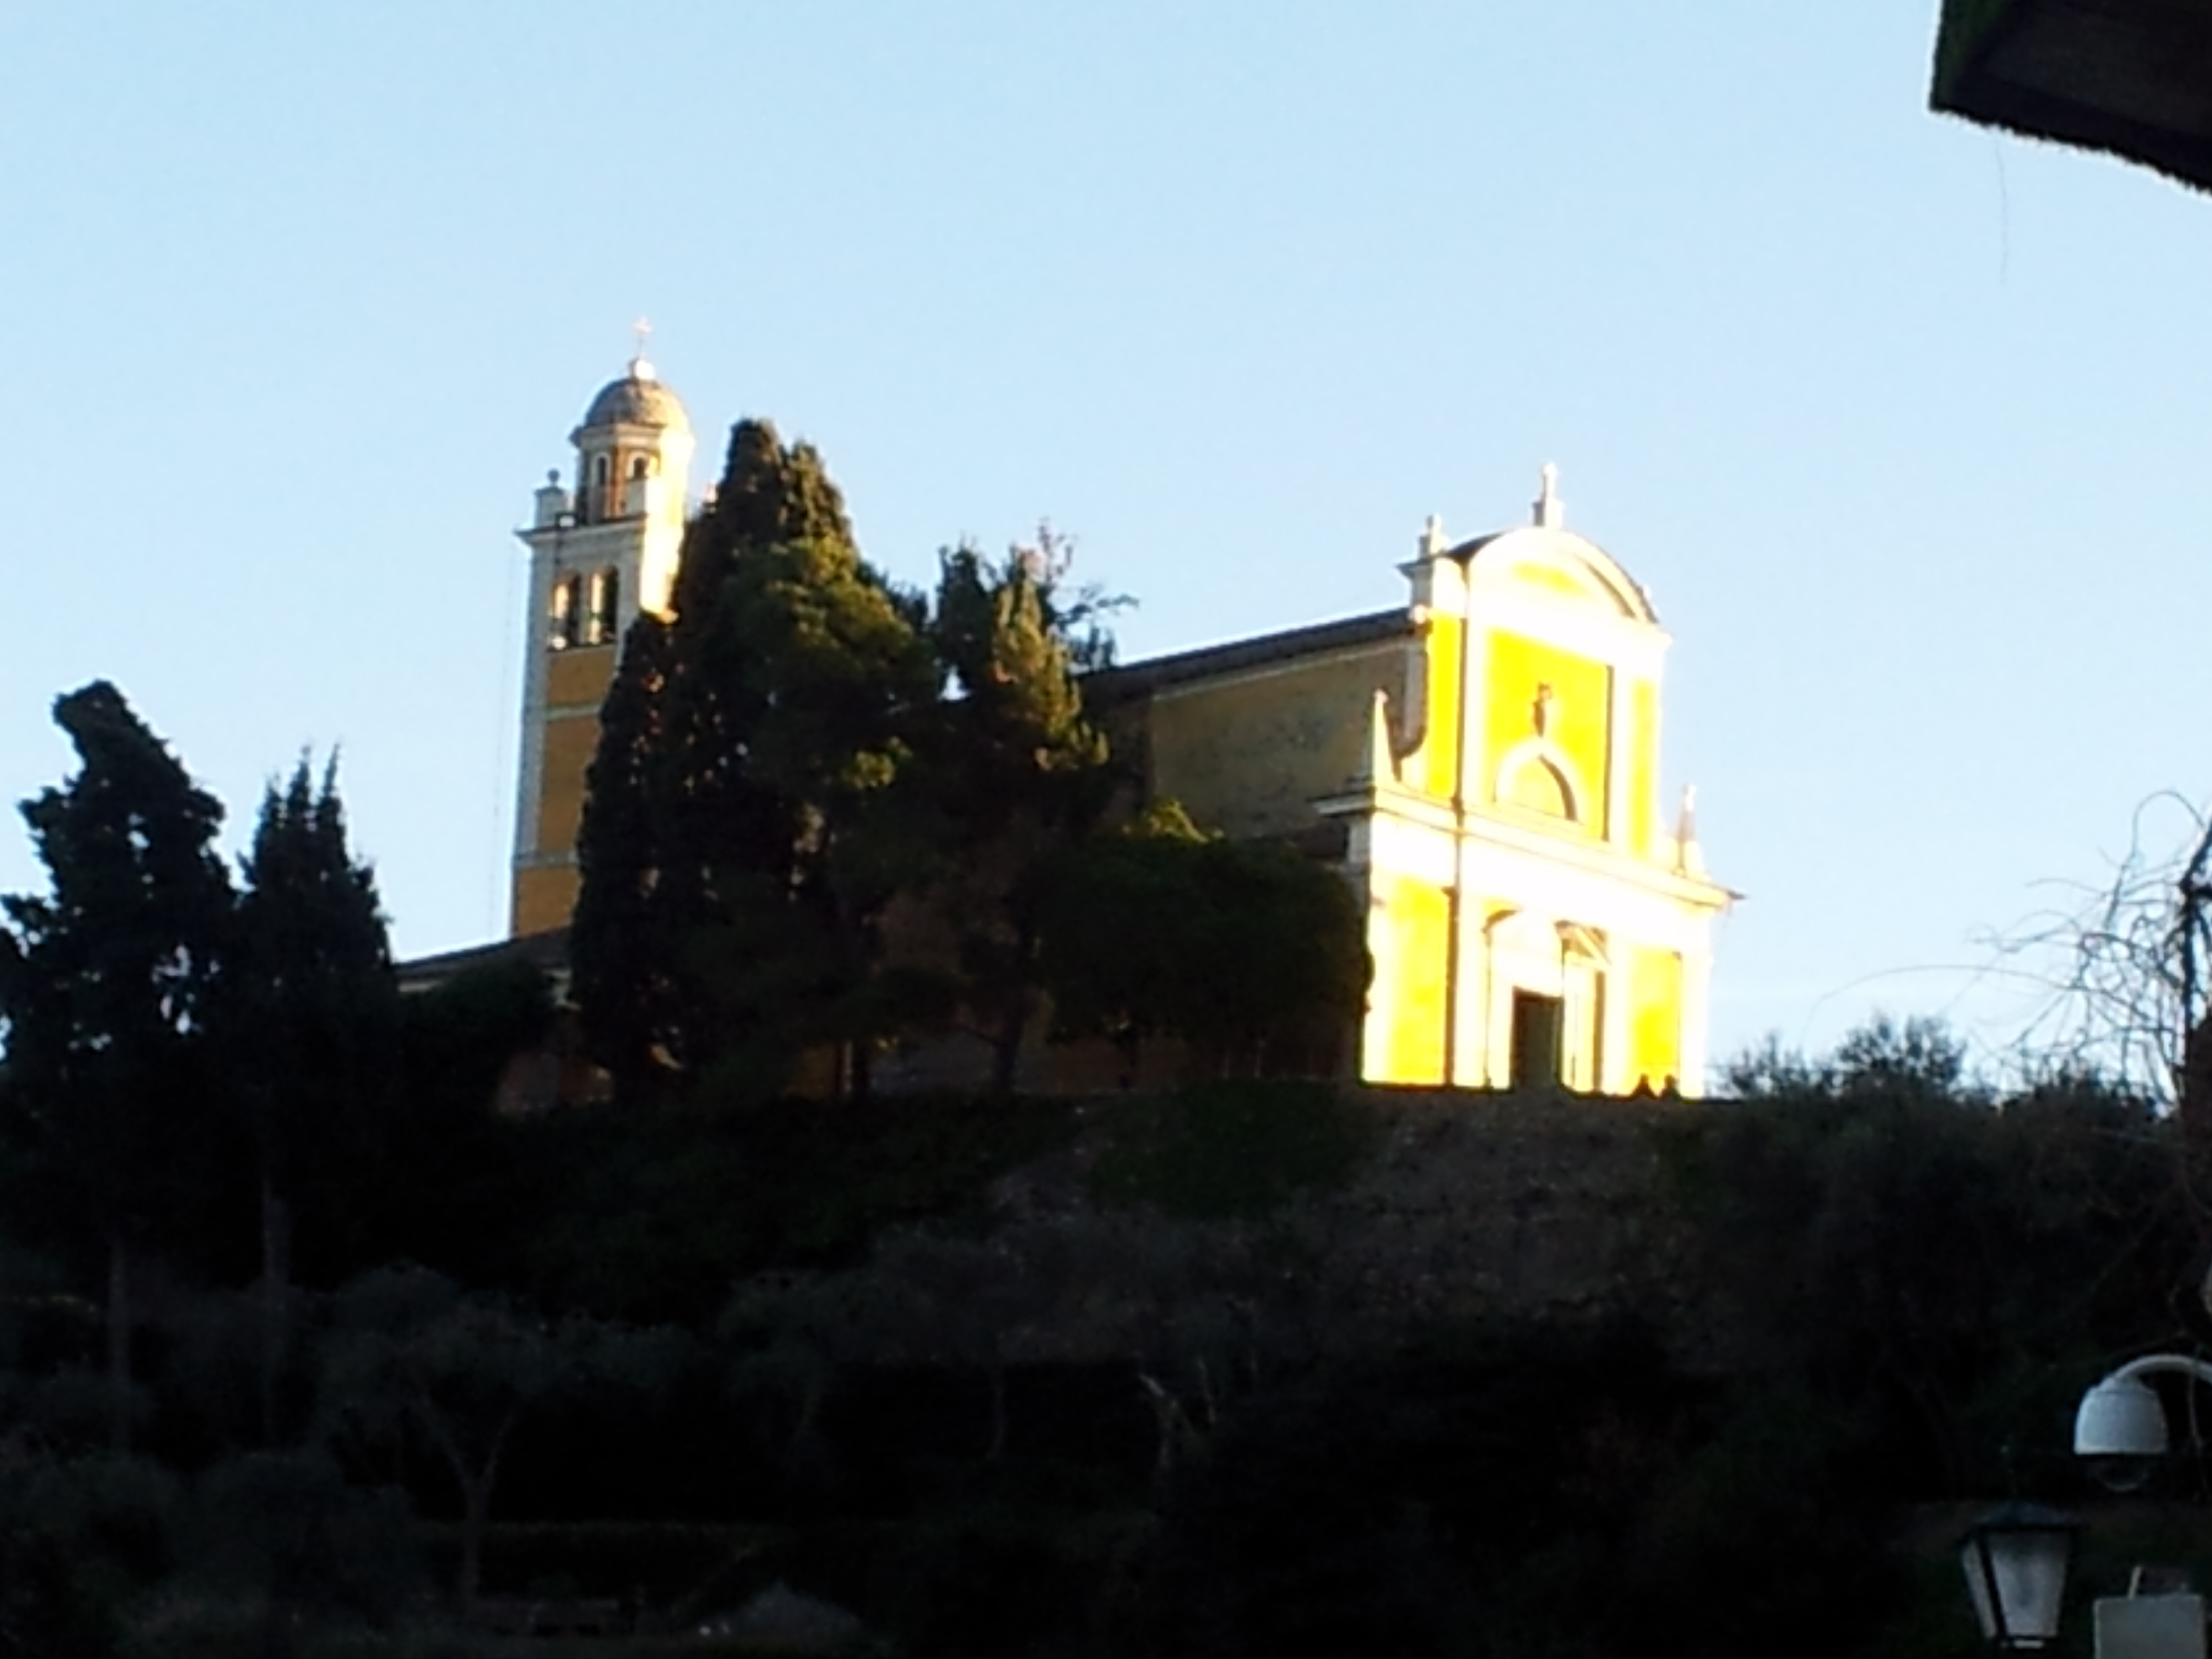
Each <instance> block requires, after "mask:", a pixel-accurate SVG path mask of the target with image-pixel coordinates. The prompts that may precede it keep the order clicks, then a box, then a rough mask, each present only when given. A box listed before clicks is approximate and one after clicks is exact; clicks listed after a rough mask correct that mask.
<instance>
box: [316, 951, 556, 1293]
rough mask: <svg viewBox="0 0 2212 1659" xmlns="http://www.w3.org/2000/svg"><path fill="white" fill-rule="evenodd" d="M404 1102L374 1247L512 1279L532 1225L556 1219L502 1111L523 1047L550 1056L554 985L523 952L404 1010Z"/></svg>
mask: <svg viewBox="0 0 2212 1659" xmlns="http://www.w3.org/2000/svg"><path fill="white" fill-rule="evenodd" d="M400 1016H401V1018H400V1037H401V1044H400V1047H401V1054H402V1079H401V1085H400V1089H399V1099H398V1108H397V1109H396V1110H395V1112H394V1114H393V1116H392V1125H391V1130H390V1133H389V1135H388V1137H387V1139H386V1160H385V1163H384V1164H383V1167H382V1169H381V1170H380V1172H379V1178H378V1180H377V1182H376V1186H375V1205H374V1231H373V1234H372V1237H373V1238H374V1242H375V1253H374V1255H372V1256H370V1257H368V1258H367V1259H365V1260H362V1261H356V1263H354V1264H352V1265H354V1266H356V1267H363V1268H366V1267H370V1266H373V1265H374V1263H375V1262H377V1261H393V1260H398V1261H416V1262H420V1263H422V1264H423V1265H424V1266H426V1267H435V1268H438V1269H440V1270H441V1271H444V1272H447V1273H453V1274H456V1275H458V1276H459V1277H460V1278H462V1279H466V1280H467V1281H468V1282H470V1283H471V1284H487V1283H505V1282H510V1281H511V1279H512V1276H513V1264H514V1260H515V1258H516V1257H517V1256H518V1255H520V1254H521V1253H522V1252H523V1251H524V1250H525V1249H526V1240H525V1237H524V1235H526V1233H527V1232H528V1231H529V1230H530V1229H531V1228H532V1226H548V1227H558V1226H559V1225H561V1218H559V1217H558V1215H557V1214H556V1215H548V1214H547V1213H546V1212H545V1211H544V1195H543V1194H539V1193H537V1192H534V1191H532V1190H530V1182H531V1177H532V1170H531V1169H530V1167H529V1165H528V1162H527V1160H526V1158H522V1157H521V1156H520V1155H519V1152H518V1145H517V1143H518V1140H519V1139H522V1138H523V1137H521V1135H520V1126H518V1125H517V1124H515V1123H513V1122H511V1121H506V1120H503V1119H501V1117H500V1115H498V1113H497V1110H496V1108H495V1102H496V1098H497V1096H498V1093H499V1088H500V1084H501V1079H502V1078H504V1077H505V1076H506V1074H507V1071H508V1068H509V1066H511V1065H512V1064H513V1062H514V1061H515V1060H516V1058H517V1057H518V1056H520V1055H524V1054H533V1053H542V1052H543V1051H544V1047H545V1044H546V1042H547V1040H548V1038H549V1036H550V1033H551V1031H552V1029H553V1020H554V1014H553V996H552V989H551V987H550V986H549V985H548V984H547V983H546V981H545V975H544V974H543V973H541V972H539V971H538V969H536V968H534V967H532V965H531V964H530V963H527V962H523V961H520V960H508V961H504V962H495V963H489V964H488V965H486V966H483V967H481V968H476V969H471V970H470V971H468V972H466V973H464V974H460V975H456V976H455V977H454V978H453V979H451V980H449V981H447V982H446V983H445V984H443V985H441V986H439V987H437V988H435V990H429V991H424V992H422V993H421V994H417V995H414V996H410V997H408V998H407V999H406V1000H405V1001H404V1004H403V1005H402V1007H401V1010H400Z"/></svg>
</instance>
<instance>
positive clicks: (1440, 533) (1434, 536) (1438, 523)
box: [1420, 513, 1444, 559]
mask: <svg viewBox="0 0 2212 1659" xmlns="http://www.w3.org/2000/svg"><path fill="white" fill-rule="evenodd" d="M1420 547H1421V556H1422V557H1423V558H1425V559H1441V558H1442V557H1443V556H1444V521H1443V519H1441V518H1439V517H1438V516H1437V514H1436V513H1430V514H1429V519H1428V522H1427V523H1426V524H1424V525H1423V526H1421V542H1420Z"/></svg>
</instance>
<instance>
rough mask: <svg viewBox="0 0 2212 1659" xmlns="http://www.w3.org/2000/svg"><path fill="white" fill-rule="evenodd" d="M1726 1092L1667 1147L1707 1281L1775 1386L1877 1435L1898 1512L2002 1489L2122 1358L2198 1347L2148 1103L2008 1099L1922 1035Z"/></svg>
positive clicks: (2031, 1093) (2112, 1095)
mask: <svg viewBox="0 0 2212 1659" xmlns="http://www.w3.org/2000/svg"><path fill="white" fill-rule="evenodd" d="M1729 1081H1730V1083H1731V1085H1733V1087H1734V1089H1735V1091H1736V1092H1737V1093H1738V1094H1739V1095H1740V1096H1741V1098H1740V1099H1739V1100H1737V1101H1735V1102H1730V1103H1719V1104H1717V1106H1716V1107H1715V1108H1714V1109H1713V1111H1712V1112H1711V1114H1710V1115H1705V1116H1701V1117H1699V1118H1698V1119H1696V1120H1694V1121H1685V1122H1683V1123H1682V1124H1680V1125H1679V1126H1677V1127H1676V1129H1675V1131H1674V1144H1673V1158H1674V1169H1675V1170H1676V1174H1677V1176H1678V1178H1679V1179H1680V1181H1681V1182H1682V1183H1683V1184H1684V1188H1685V1191H1686V1197H1687V1200H1688V1205H1687V1207H1688V1209H1689V1212H1690V1213H1692V1214H1693V1215H1694V1216H1696V1217H1697V1218H1698V1220H1699V1225H1700V1226H1701V1227H1702V1229H1703V1230H1704V1231H1705V1239H1706V1259H1707V1263H1708V1266H1707V1269H1706V1271H1707V1273H1708V1282H1709V1283H1710V1284H1711V1285H1712V1287H1713V1289H1714V1291H1715V1292H1716V1294H1717V1296H1719V1297H1723V1298H1726V1299H1727V1300H1728V1301H1729V1302H1731V1303H1733V1304H1734V1305H1735V1306H1736V1307H1737V1308H1738V1309H1739V1310H1741V1316H1743V1317H1744V1318H1745V1319H1747V1322H1748V1329H1749V1330H1750V1331H1752V1332H1753V1333H1755V1334H1757V1337H1758V1339H1759V1341H1758V1351H1759V1361H1760V1364H1762V1365H1763V1366H1764V1367H1765V1370H1766V1371H1767V1373H1768V1374H1769V1375H1772V1376H1788V1377H1792V1378H1796V1379H1798V1380H1799V1381H1800V1382H1801V1383H1802V1386H1804V1387H1806V1388H1808V1389H1811V1390H1812V1391H1813V1392H1814V1396H1815V1397H1816V1398H1818V1399H1820V1400H1821V1401H1825V1402H1826V1405H1827V1407H1828V1408H1829V1409H1831V1410H1832V1411H1835V1412H1837V1413H1841V1414H1844V1415H1848V1416H1855V1417H1860V1418H1863V1419H1867V1420H1869V1422H1871V1423H1872V1424H1874V1425H1875V1426H1876V1429H1877V1431H1878V1436H1877V1438H1878V1443H1879V1444H1880V1445H1881V1447H1883V1448H1884V1449H1885V1450H1884V1454H1883V1455H1886V1456H1887V1457H1888V1458H1889V1459H1891V1460H1892V1462H1891V1467H1890V1474H1891V1477H1892V1478H1893V1480H1894V1481H1895V1482H1896V1483H1897V1485H1898V1487H1899V1490H1903V1491H1915V1490H1917V1491H1923V1492H1929V1493H1930V1494H1932V1495H1952V1494H1967V1493H1972V1492H1986V1491H1991V1490H1997V1489H2000V1488H2002V1486H2004V1485H2005V1483H2006V1480H2007V1479H2008V1477H2007V1475H2006V1474H2005V1472H2004V1469H2003V1468H2002V1459H2003V1455H2004V1452H2005V1449H2006V1448H2007V1446H2008V1444H2009V1443H2015V1442H2020V1443H2030V1444H2033V1443H2036V1442H2038V1441H2039V1440H2041V1439H2042V1438H2044V1437H2045V1430H2044V1429H2043V1427H2042V1426H2041V1425H2045V1424H2050V1423H2061V1422H2063V1419H2064V1417H2065V1414H2066V1413H2067V1412H2068V1410H2069V1408H2070V1406H2071V1403H2072V1399H2073V1396H2074V1395H2078V1393H2079V1391H2080V1388H2081V1381H2082V1379H2083V1378H2085V1377H2093V1376H2095V1375H2097V1373H2098V1371H2099V1370H2100V1369H2103V1367H2104V1364H2105V1362H2106V1361H2107V1360H2108V1359H2109V1357H2110V1356H2111V1355H2112V1354H2114V1353H2118V1352H2125V1351H2126V1350H2127V1349H2128V1348H2130V1347H2131V1346H2136V1345H2138V1344H2141V1343H2143V1342H2146V1341H2151V1340H2158V1339H2160V1338H2162V1337H2165V1336H2167V1335H2168V1334H2170V1333H2171V1332H2172V1329H2173V1328H2175V1326H2176V1325H2177V1324H2180V1325H2183V1326H2185V1327H2190V1326H2191V1325H2192V1324H2195V1325H2201V1322H2202V1314H2201V1312H2198V1311H2196V1310H2194V1308H2193V1304H2194V1294H2193V1292H2194V1290H2195V1285H2196V1279H2197V1274H2198V1272H2200V1271H2201V1262H2199V1261H2197V1248H2198V1247H2197V1240H2196V1234H2195V1231H2194V1225H2193V1223H2194V1218H2193V1216H2192V1213H2191V1204H2190V1201H2189V1197H2188V1194H2187V1191H2186V1189H2185V1183H2184V1182H2182V1181H2181V1180H2180V1179H2179V1172H2180V1167H2181V1166H2180V1163H2179V1151H2180V1147H2179V1137H2178V1135H2177V1133H2176V1126H2175V1125H2174V1124H2173V1122H2172V1121H2171V1120H2170V1119H2162V1118H2160V1117H2159V1116H2158V1115H2156V1114H2155V1112H2154V1110H2153V1109H2152V1108H2151V1107H2150V1105H2149V1104H2148V1103H2146V1102H2144V1101H2142V1100H2141V1099H2138V1098H2135V1097H2130V1096H2129V1095H2127V1094H2124V1093H2123V1092H2120V1091H2116V1090H2114V1089H2112V1088H2110V1087H2108V1086H2106V1085H2103V1084H2101V1083H2100V1082H2099V1081H2098V1080H2096V1079H2092V1078H2082V1077H2066V1076H2061V1077H2057V1078H2053V1079H2047V1080H2045V1081H2043V1082H2041V1083H2039V1084H2037V1085H2033V1086H2030V1087H2028V1088H2026V1089H2024V1090H2021V1091H2015V1092H2012V1093H2008V1094H2005V1095H2002V1096H2001V1095H1999V1094H1998V1093H1997V1092H1996V1091H1993V1090H1991V1089H1990V1088H1989V1087H1987V1086H1986V1085H1984V1084H1982V1083H1980V1082H1978V1080H1976V1079H1974V1078H1972V1076H1971V1074H1970V1073H1968V1071H1967V1069H1966V1065H1965V1061H1964V1056H1963V1054H1962V1053H1961V1051H1960V1048H1959V1046H1958V1044H1957V1042H1955V1040H1954V1039H1953V1038H1952V1037H1951V1036H1949V1034H1948V1032H1946V1031H1944V1030H1942V1027H1941V1026H1939V1025H1934V1024H1928V1023H1925V1022H1913V1023H1909V1024H1904V1025H1898V1024H1892V1023H1889V1022H1887V1021H1877V1022H1876V1023H1875V1024H1873V1025H1871V1026H1869V1027H1868V1028H1867V1029H1865V1030H1862V1031H1859V1032H1857V1033H1854V1034H1853V1035H1852V1036H1850V1037H1849V1038H1847V1039H1846V1040H1845V1041H1844V1043H1843V1044H1842V1045H1841V1046H1840V1047H1839V1048H1838V1049H1837V1051H1836V1053H1835V1054H1833V1055H1832V1056H1830V1057H1827V1058H1824V1059H1813V1060H1808V1059H1806V1058H1804V1057H1802V1056H1797V1055H1791V1054H1784V1053H1783V1052H1781V1051H1779V1050H1778V1049H1776V1048H1771V1047H1770V1048H1768V1049H1767V1050H1765V1052H1763V1053H1761V1054H1754V1055H1753V1056H1750V1057H1748V1058H1747V1060H1740V1061H1738V1062H1737V1063H1736V1065H1735V1066H1733V1067H1732V1068H1730V1073H1729ZM1806 1310H1817V1314H1818V1316H1817V1317H1807V1316H1805V1313H1806Z"/></svg>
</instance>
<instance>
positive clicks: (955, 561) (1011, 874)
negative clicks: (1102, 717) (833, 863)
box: [930, 532, 1115, 1094]
mask: <svg viewBox="0 0 2212 1659" xmlns="http://www.w3.org/2000/svg"><path fill="white" fill-rule="evenodd" d="M939 567H940V568H939V580H938V589H937V603H936V607H935V610H934V611H933V617H932V624H931V628H932V635H933V639H934V641H935V643H936V646H937V649H938V653H939V656H940V657H941V658H942V659H943V660H944V661H945V664H946V665H947V667H948V668H949V669H950V670H951V674H952V676H953V678H954V681H955V683H956V684H957V686H958V687H959V690H960V696H959V697H958V698H957V700H956V701H954V702H951V703H949V704H948V705H947V706H946V707H945V709H944V710H943V713H942V718H941V720H940V721H939V723H938V725H937V726H936V728H935V735H936V738H937V741H935V742H934V743H933V744H932V745H931V748H932V751H933V753H932V760H933V765H932V767H931V769H930V773H931V777H932V781H933V783H934V785H935V787H936V790H937V793H938V795H939V800H938V803H937V805H938V807H939V815H940V822H941V823H942V824H943V825H944V827H945V832H946V844H945V849H944V850H945V856H944V858H943V860H942V868H941V871H940V873H939V886H938V891H937V894H936V898H937V903H938V908H939V913H940V915H942V917H943V919H944V927H945V932H946V933H949V935H950V936H951V938H952V939H954V940H955V941H956V945H957V951H958V957H959V963H960V968H961V977H962V985H963V1003H964V1005H965V1007H966V1009H967V1012H968V1013H969V1017H970V1018H971V1019H972V1020H974V1021H975V1023H976V1024H977V1025H978V1026H979V1027H980V1029H981V1032H982V1034H983V1036H985V1039H986V1040H987V1042H988V1043H989V1045H990V1048H991V1053H992V1067H991V1080H992V1085H993V1088H994V1091H996V1092H998V1093H1000V1094H1005V1093H1008V1092H1010V1091H1012V1088H1013V1085H1014V1081H1015V1069H1016V1066H1017V1064H1018V1060H1019V1058H1020V1052H1021V1044H1022V1039H1023V1036H1024V1034H1025V1033H1026V1031H1027V1030H1028V1028H1029V1025H1030V1019H1031V1017H1032V1015H1033V1014H1034V1012H1035V1010H1036V1003H1037V996H1038V987H1039V982H1040V972H1041V969H1040V963H1039V956H1038V952H1039V947H1040V943H1041V935H1040V927H1041V924H1042V905H1043V900H1044V877H1045V872H1046V870H1047V868H1048V865H1049V863H1050V861H1051V860H1052V859H1053V858H1054V856H1055V854H1057V853H1058V852H1059V851H1060V849H1061V848H1065V847H1066V846H1067V845H1068V844H1069V843H1070V842H1073V841H1074V840H1076V839H1077V838H1079V837H1080V836H1083V835H1085V834H1086V833H1087V832H1088V831H1089V830H1090V829H1091V828H1092V827H1093V826H1094V825H1095V824H1096V823H1097V820H1098V818H1099V817H1100V816H1101V815H1102V814H1103V811H1105V808H1106V806H1107V804H1108V802H1109V799H1110V796H1111V793H1112V790H1113V787H1114V781H1115V780H1114V775H1113V773H1112V771H1111V769H1109V763H1108V752H1107V745H1106V740H1105V738H1104V737H1103V734H1102V733H1101V732H1099V731H1098V729H1097V727H1096V726H1093V725H1091V722H1090V721H1089V720H1087V719H1086V718H1085V714H1084V712H1083V695H1082V691H1081V689H1080V687H1079V684H1078V683H1077V679H1076V668H1077V663H1078V657H1079V651H1080V650H1081V648H1082V647H1081V646H1080V644H1079V642H1078V641H1076V640H1074V639H1073V638H1071V636H1070V629H1069V626H1068V622H1067V617H1066V614H1065V613H1064V611H1062V609H1061V607H1060V605H1058V603H1057V602H1056V601H1057V599H1058V589H1059V585H1060V579H1061V578H1062V577H1063V576H1064V575H1065V574H1066V559H1065V557H1064V556H1061V555H1060V551H1059V550H1058V548H1057V547H1056V546H1055V544H1054V541H1053V539H1052V538H1051V536H1050V534H1049V532H1047V533H1046V534H1044V535H1043V536H1042V537H1041V538H1040V545H1039V546H1038V547H1037V548H1036V549H1019V548H1017V549H1015V550H1012V551H1010V552H1009V553H1008V554H1007V556H1006V557H1005V558H1004V559H1003V560H999V561H993V560H989V559H986V558H985V557H984V556H982V555H981V554H980V553H979V552H977V551H976V550H975V549H974V548H973V547H961V548H957V549H955V550H952V551H951V552H949V553H947V554H945V555H944V556H943V557H942V558H941V560H940V562H939Z"/></svg>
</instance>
